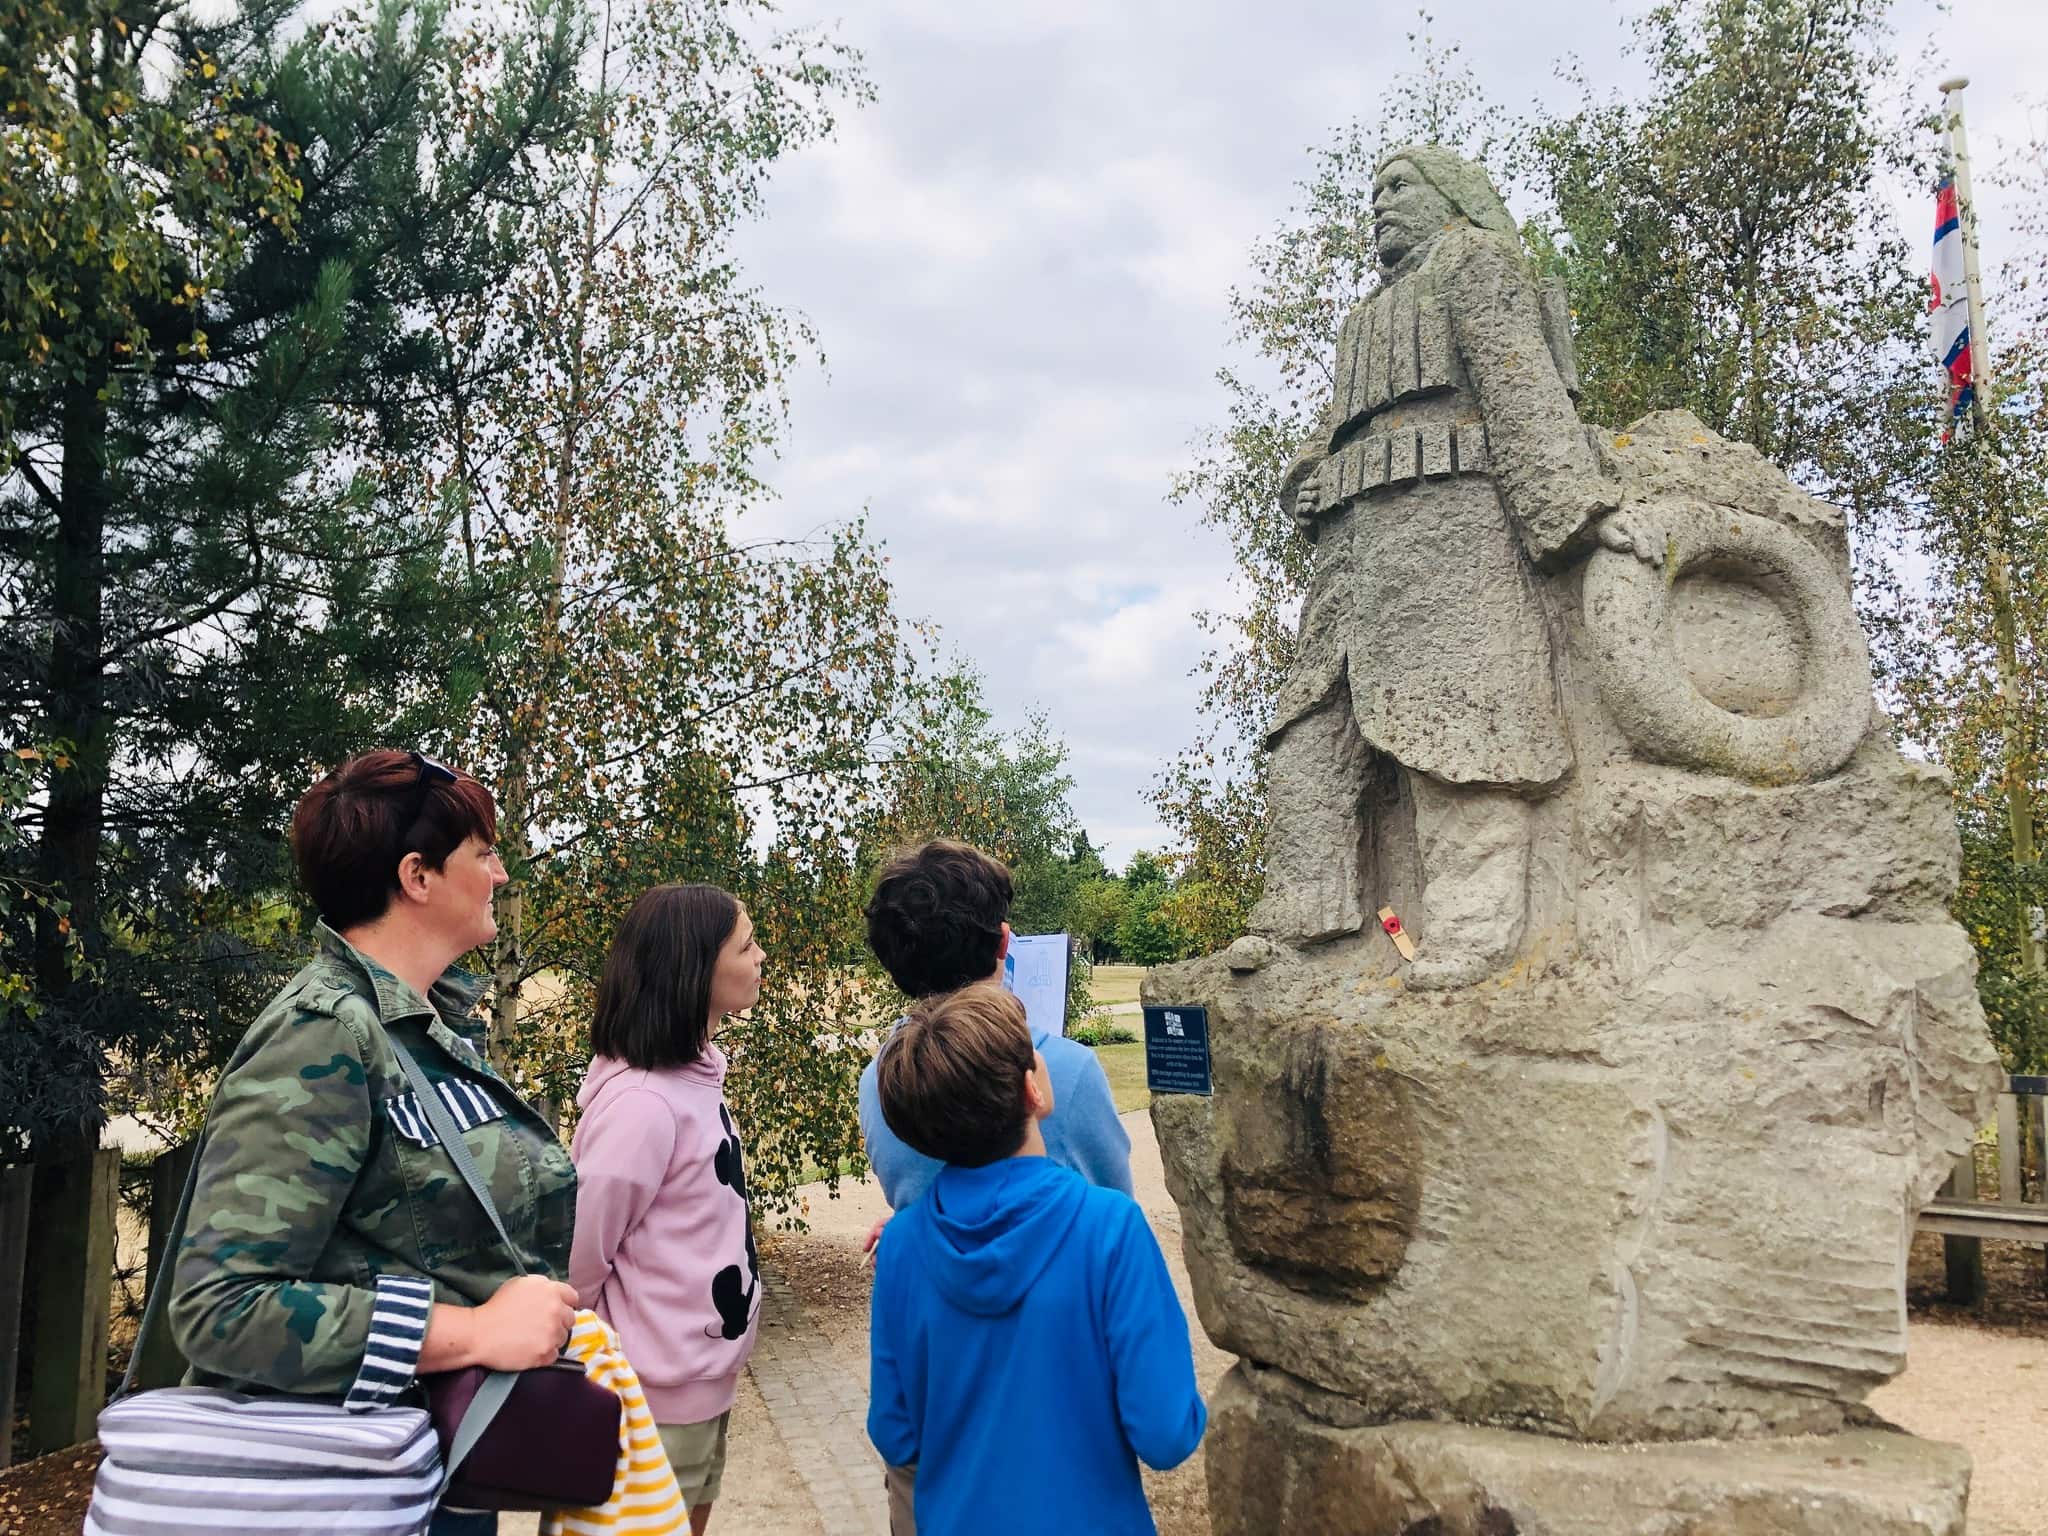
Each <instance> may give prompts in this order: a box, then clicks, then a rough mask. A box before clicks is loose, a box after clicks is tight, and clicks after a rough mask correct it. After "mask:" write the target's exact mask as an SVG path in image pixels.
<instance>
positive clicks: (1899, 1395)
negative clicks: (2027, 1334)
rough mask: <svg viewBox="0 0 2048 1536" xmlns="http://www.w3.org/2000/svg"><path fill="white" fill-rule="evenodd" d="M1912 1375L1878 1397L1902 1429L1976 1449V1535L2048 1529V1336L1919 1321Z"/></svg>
mask: <svg viewBox="0 0 2048 1536" xmlns="http://www.w3.org/2000/svg"><path fill="white" fill-rule="evenodd" d="M1907 1338H1908V1342H1907V1351H1906V1370H1905V1374H1903V1375H1901V1376H1899V1377H1898V1378H1896V1379H1895V1380H1892V1381H1889V1382H1886V1383H1885V1384H1884V1385H1883V1386H1881V1387H1879V1388H1878V1389H1877V1390H1876V1391H1875V1392H1873V1393H1871V1394H1870V1406H1871V1407H1873V1408H1875V1409H1876V1410H1877V1411H1878V1412H1879V1413H1881V1414H1883V1415H1884V1416H1885V1417H1886V1418H1888V1419H1890V1420H1891V1421H1892V1422H1893V1423H1894V1424H1896V1425H1898V1426H1899V1427H1900V1428H1901V1429H1910V1430H1911V1431H1912V1432H1913V1433H1914V1434H1916V1435H1925V1436H1927V1437H1928V1438H1929V1439H1930V1440H1948V1441H1952V1442H1954V1443H1955V1444H1957V1445H1960V1446H1961V1447H1962V1448H1963V1449H1964V1450H1966V1451H1968V1452H1969V1453H1970V1459H1971V1460H1972V1461H1973V1462H1975V1463H1976V1470H1975V1472H1974V1473H1973V1474H1972V1476H1971V1479H1970V1533H1971V1536H2042V1533H2043V1532H2048V1475H2044V1474H2048V1339H2039V1338H2022V1337H2019V1336H2016V1335H2014V1334H2009V1333H1991V1332H1987V1331H1985V1330H1983V1329H1978V1328H1962V1327H1957V1326H1955V1325H1954V1324H1951V1323H1914V1324H1912V1325H1911V1332H1910V1333H1909V1334H1908V1336H1907Z"/></svg>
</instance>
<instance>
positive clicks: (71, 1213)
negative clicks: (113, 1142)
mask: <svg viewBox="0 0 2048 1536" xmlns="http://www.w3.org/2000/svg"><path fill="white" fill-rule="evenodd" d="M35 1172H36V1183H35V1218H34V1219H35V1227H36V1272H35V1273H34V1274H33V1275H31V1276H29V1284H31V1285H32V1286H34V1287H35V1297H36V1342H35V1351H36V1353H35V1366H36V1369H35V1381H34V1383H33V1384H32V1385H31V1386H30V1389H29V1399H28V1448H29V1454H30V1455H32V1456H40V1455H42V1454H43V1453H44V1452H45V1451H59V1450H62V1449H63V1448H64V1447H66V1446H68V1445H76V1444H78V1443H79V1442H80V1441H81V1440H90V1439H91V1438H92V1432H93V1421H94V1420H95V1419H96V1418H97V1417H98V1416H99V1411H100V1408H101V1406H102V1405H103V1404H104V1403H105V1402H106V1397H107V1320H108V1314H109V1312H110V1311H111V1309H112V1301H113V1291H114V1213H115V1211H116V1209H117V1208H118V1207H119V1205H120V1201H121V1151H120V1148H118V1147H105V1148H102V1149H101V1150H99V1151H97V1152H94V1153H93V1154H91V1155H90V1156H88V1157H81V1158H75V1159H71V1160H68V1161H65V1162H57V1163H39V1164H37V1165H36V1170H35Z"/></svg>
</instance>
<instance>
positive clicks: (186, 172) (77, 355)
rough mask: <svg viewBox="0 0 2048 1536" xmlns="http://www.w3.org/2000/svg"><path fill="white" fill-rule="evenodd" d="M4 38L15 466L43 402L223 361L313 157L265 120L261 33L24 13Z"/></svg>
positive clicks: (1, 166) (17, 2)
mask: <svg viewBox="0 0 2048 1536" xmlns="http://www.w3.org/2000/svg"><path fill="white" fill-rule="evenodd" d="M0 34H4V35H5V36H6V39H7V44H6V49H5V52H4V54H0V93H4V95H5V97H6V101H7V110H6V115H5V120H4V121H5V127H4V129H0V187H4V188H5V189H6V192H5V195H4V196H0V381H4V383H0V466H4V465H5V464H6V463H7V462H8V461H9V459H10V458H11V457H12V456H13V455H14V453H15V452H17V451H18V450H19V448H20V446H22V445H20V444H17V443H16V442H15V440H14V435H13V434H14V429H15V426H16V424H17V422H18V421H20V422H22V424H23V425H30V426H31V427H32V422H33V414H34V402H35V400H36V399H37V397H39V396H42V395H45V394H47V393H49V392H51V391H56V390H61V389H63V388H64V387H65V386H66V385H67V384H68V385H73V386H86V385H91V386H92V387H93V388H94V390H95V391H96V392H97V393H101V394H105V393H107V392H110V391H114V390H118V389H119V387H120V383H121V378H122V376H123V375H124V374H125V373H127V372H128V371H130V370H134V369H146V368H149V367H151V366H152V365H154V364H155V363H156V361H157V360H158V358H159V357H160V356H161V355H163V354H165V353H171V354H174V355H176V354H183V355H187V356H197V357H201V358H203V357H205V356H206V354H207V352H208V350H209V344H210V338H209V336H208V334H207V331H206V329H205V319H204V315H203V306H202V301H203V300H204V299H205V298H206V297H207V295H208V294H209V293H210V292H212V291H213V290H215V289H216V288H218V287H219V286H221V285H222V283H223V282H224V281H225V279H226V278H227V277H228V275H229V274H230V273H232V272H233V270H234V269H235V268H236V266H237V265H238V264H239V263H240V262H241V261H242V259H243V258H244V257H245V256H246V254H247V252H248V250H249V247H250V243H251V241H252V239H253V238H255V237H257V236H258V235H259V234H260V233H262V232H264V231H265V230H269V231H276V232H280V233H289V232H290V230H291V229H292V226H293V220H294V217H295V215H296V210H297V207H298V203H299V198H300V196H301V193H302V191H303V184H302V183H301V182H300V180H299V178H298V176H297V174H296V167H297V163H298V159H299V147H298V145H296V144H294V143H292V142H291V141H289V140H287V139H284V138H283V137H281V135H280V134H278V133H277V132H276V131H275V130H274V129H273V127H272V126H271V124H270V123H269V122H267V121H265V119H264V117H263V116H262V115H261V110H260V106H261V104H260V98H261V96H262V95H263V93H264V92H265V90H266V82H265V79H264V74H265V73H266V71H265V70H263V68H262V65H261V63H259V62H258V59H257V58H255V57H252V50H251V48H250V47H249V44H250V43H252V42H253V41H254V40H255V39H254V38H253V37H252V36H251V35H250V31H249V30H248V29H247V28H245V27H238V26H236V25H234V24H233V23H229V24H226V25H220V24H206V23H202V22H201V21H199V19H198V18H197V17H196V16H195V15H194V14H193V13H192V12H190V11H188V10H186V9H185V8H183V7H168V8H162V9H158V8H155V7H135V6H125V7H124V6H121V5H118V4H108V3H103V0H100V3H95V0H8V3H6V4H0ZM252 107H255V108H257V110H253V111H252V110H251V108H252ZM23 418H27V420H23Z"/></svg>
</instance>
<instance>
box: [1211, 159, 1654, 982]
mask: <svg viewBox="0 0 2048 1536" xmlns="http://www.w3.org/2000/svg"><path fill="white" fill-rule="evenodd" d="M1373 229H1374V234H1375V237H1376V240H1377V244H1378V250H1379V258H1380V266H1381V272H1382V277H1383V281H1382V283H1381V285H1380V287H1379V289H1378V290H1377V291H1376V292H1375V293H1374V294H1373V295H1372V297H1371V298H1369V299H1367V300H1366V301H1365V303H1363V304H1361V305H1360V306H1359V307H1358V308H1357V309H1356V310H1354V311H1353V312H1352V314H1351V315H1350V317H1349V318H1348V319H1347V320H1346V321H1345V322H1344V327H1343V331H1342V333H1341V334H1340V336H1339V338H1338V341H1337V370H1336V374H1337V387H1336V393H1335V397H1334V399H1333V400H1332V402H1331V405H1330V408H1329V411H1328V413H1327V416H1326V418H1325V421H1324V423H1323V426H1322V428H1321V429H1320V430H1319V431H1318V432H1317V433H1316V435H1315V436H1314V438H1313V439H1311V441H1310V442H1309V443H1308V444H1307V445H1306V446H1305V447H1304V448H1303V449H1302V451H1301V453H1300V455H1299V456H1298V457H1297V458H1296V460H1295V462H1294V464H1293V466H1292V467H1291V468H1290V469H1289V471H1288V474H1287V476H1286V479H1285V482H1284V489H1283V499H1284V500H1285V501H1286V502H1287V503H1288V510H1290V511H1291V512H1292V513H1293V514H1294V516H1295V518H1296V520H1297V521H1298V522H1299V524H1300V526H1301V528H1302V530H1303V531H1304V532H1305V533H1306V534H1307V536H1308V537H1309V538H1310V539H1311V540H1312V541H1314V543H1315V546H1316V552H1315V563H1314V576H1313V579H1312V582H1311V586H1310V591H1309V597H1308V602H1307V606H1306V609H1305V611H1304V615H1303V619H1302V627H1301V646H1300V654H1299V658H1298V661H1297V664H1296V667H1295V671H1294V674H1293V676H1292V677H1290V678H1289V680H1288V682H1287V685H1286V687H1285V689H1284V690H1283V692H1282V694H1281V698H1280V703H1279V709H1278V713H1277V715H1276V717H1275V721H1274V724H1273V727H1272V732H1271V735H1270V737H1269V739H1268V746H1269V748H1270V751H1271V754H1272V757H1271V770H1270V774H1269V781H1268V782H1269V786H1270V789H1269V793H1270V796H1271V807H1272V830H1271V837H1270V840H1269V842H1268V849H1267V869H1268V873H1267V881H1266V895H1265V898H1264V900H1263V901H1262V903H1261V904H1260V907H1259V909H1258V911H1257V912H1256V913H1255V914H1254V915H1253V918H1252V924H1251V926H1252V929H1253V931H1254V932H1257V933H1264V934H1269V935H1271V936H1273V937H1276V938H1285V939H1292V940H1296V941H1305V942H1313V941H1316V940H1322V939H1328V938H1331V937H1334V936H1336V935H1339V934H1345V933H1355V932H1357V931H1358V930H1359V928H1360V926H1361V924H1362V923H1363V921H1364V918H1365V909H1364V906H1363V902H1364V899H1365V891H1364V885H1365V884H1366V883H1369V882H1371V881H1372V878H1373V871H1372V868H1371V864H1372V855H1373V852H1374V848H1375V843H1376V839H1375V838H1374V837H1373V836H1372V829H1371V828H1370V827H1369V826H1368V825H1367V823H1368V820H1369V817H1370V815H1371V814H1372V813H1373V812H1378V813H1380V814H1384V813H1385V812H1386V811H1387V810H1388V809H1389V808H1390V807H1391V805H1392V804H1393V803H1394V802H1395V801H1396V800H1397V799H1398V800H1400V801H1405V802H1406V803H1407V804H1409V805H1410V806H1412V815H1413V820H1414V826H1415V836H1416V839H1417V841H1418V842H1419V844H1420V858H1421V866H1422V870H1423V879H1424V889H1423V893H1422V905H1421V911H1420V912H1419V913H1417V914H1415V918H1416V921H1415V923H1414V926H1416V927H1417V928H1418V929H1421V930H1423V931H1425V932H1426V933H1427V935H1428V939H1429V945H1428V953H1427V954H1426V955H1425V956H1424V957H1423V958H1422V959H1421V960H1420V961H1418V963H1417V964H1416V965H1415V966H1414V967H1413V968H1412V969H1411V970H1410V972H1409V973H1408V983H1409V985H1410V986H1417V987H1422V986H1455V985H1460V984H1462V983H1464V982H1468V981H1472V980H1475V979H1477V978H1478V977H1480V976H1482V975H1484V974H1486V973H1487V972H1488V971H1491V970H1493V969H1494V968H1496V967H1497V966H1498V965H1499V964H1500V963H1501V961H1502V960H1504V959H1505V958H1506V957H1507V956H1508V955H1509V954H1510V953H1511V952H1512V951H1513V950H1514V948H1515V946H1516V945H1517V943H1518V942H1519V941H1520V939H1521V936H1522V928H1523V916H1524V913H1523V906H1524V902H1523V891H1524V888H1525V885H1526V882H1527V874H1528V861H1529V848H1530V832H1529V826H1528V821H1529V804H1530V800H1531V798H1532V797H1535V796H1539V795H1541V794H1544V793H1545V792H1547V791H1548V790H1550V789H1551V788H1553V787H1554V786H1555V785H1556V783H1557V782H1558V780H1559V778H1560V777H1561V776H1562V775H1563V774H1564V773H1565V771H1566V770H1567V769H1568V768H1569V767H1570V766H1571V760H1572V758H1571V746H1570V744H1569V742H1568V740H1567V738H1566V733H1565V728H1564V718H1563V713H1562V710H1561V707H1560V705H1559V702H1558V697H1557V683H1556V675H1555V663H1554V659H1553V657H1554V653H1555V651H1556V650H1557V648H1558V644H1559V642H1558V638H1557V636H1556V634H1555V633H1554V626H1553V624H1552V623H1551V622H1550V621H1549V619H1548V618H1547V617H1546V615H1545V613H1544V608H1543V603H1542V600H1541V598H1540V595H1539V593H1538V591H1537V589H1536V586H1535V584H1534V583H1533V582H1532V580H1531V569H1532V567H1533V568H1547V567H1552V566H1555V565H1557V564H1558V563H1559V562H1560V561H1561V560H1563V559H1565V558H1566V557H1567V556H1568V555H1569V554H1571V553H1573V552H1575V551H1577V550H1579V549H1581V548H1582V547H1583V546H1584V544H1585V542H1586V538H1587V535H1588V533H1589V531H1590V530H1591V529H1592V528H1593V526H1594V524H1595V522H1596V520H1598V519H1599V518H1601V517H1602V516H1603V515H1604V514H1606V513H1608V512H1611V511H1613V510H1614V508H1615V506H1616V504H1617V499H1618V488H1617V485H1616V482H1615V479H1614V476H1613V474H1612V472H1611V471H1610V470H1608V469H1606V468H1604V467H1603V466H1602V464H1601V463H1600V462H1599V460H1598V458H1597V457H1596V455H1595V452H1594V449H1593V447H1592V445H1591V444H1590V443H1589V441H1588V439H1587V436H1586V433H1585V430H1584V429H1583V428H1582V427H1581V425H1580V423H1579V419H1578V416H1577V414H1576V413H1575V411H1574V409H1573V405H1572V395H1573V393H1574V392H1575V389H1576V383H1577V370H1576V369H1575V367H1574V366H1573V362H1572V350H1571V337H1570V333H1569V329H1568V326H1567V324H1566V321H1565V316H1564V311H1563V305H1562V302H1561V295H1553V296H1552V301H1551V302H1550V303H1548V304H1546V303H1545V295H1544V294H1543V292H1542V290H1541V289H1540V288H1539V285H1538V283H1537V281H1536V279H1535V275H1534V274H1533V273H1532V272H1531V271H1530V270H1529V266H1528V263H1527V261H1526V260H1525V259H1524V258H1523V255H1522V252H1521V247H1520V243H1519V241H1518V239H1517V236H1516V233H1515V224H1514V221H1513V219H1512V218H1510V217H1509V215H1508V211H1507V208H1506V206H1505V205H1504V204H1503V203H1502V202H1501V199H1500V194H1499V193H1498V192H1496V191H1495V190H1494V188H1493V184H1492V183H1491V182H1490V181H1489V180H1488V179H1487V177H1486V173H1485V171H1484V170H1482V169H1481V168H1480V167H1478V166H1476V165H1474V164H1473V163H1472V162H1470V161H1468V160H1464V159H1461V158H1460V157H1459V156H1457V155H1454V154H1452V153H1450V152H1449V151H1448V150H1444V149H1440V148H1436V147H1434V146H1426V145H1417V146H1411V147H1409V148H1406V149H1401V150H1397V151H1395V152H1394V153H1393V154H1390V155H1388V156H1386V157H1385V158H1384V159H1383V160H1382V161H1381V163H1380V165H1379V169H1378V174H1377V176H1376V177H1375V179H1374V185H1373ZM1361 749H1362V750H1361ZM1379 759H1384V760H1385V762H1386V763H1387V764H1391V765H1397V772H1398V776H1399V785H1398V789H1397V791H1396V793H1395V794H1391V795H1388V794H1382V795H1379V796H1376V797H1373V799H1374V801H1375V803H1374V804H1373V805H1372V807H1371V810H1370V811H1369V810H1368V799H1369V796H1372V791H1373V788H1374V785H1375V782H1376V779H1382V780H1383V778H1384V775H1380V774H1376V772H1375V769H1376V767H1379V766H1382V765H1381V764H1380V763H1379ZM1361 858H1363V859H1364V861H1365V864H1366V867H1365V868H1364V869H1363V870H1362V869H1361V867H1360V865H1361Z"/></svg>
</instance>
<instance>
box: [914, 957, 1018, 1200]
mask: <svg viewBox="0 0 2048 1536" xmlns="http://www.w3.org/2000/svg"><path fill="white" fill-rule="evenodd" d="M1034 1064H1035V1062H1034V1054H1033V1050H1032V1045H1031V1026H1030V1025H1029V1024H1027V1023H1026V1022H1025V1018H1024V1005H1023V1004H1022V1003H1020V1002H1019V1001H1018V1000H1017V999H1016V998H1015V997H1014V996H1012V995H1011V994H1010V993H1008V992H1005V991H1004V990H1003V989H1002V988H1001V987H999V986H997V985H996V984H995V983H994V982H982V983H980V984H978V985H976V986H972V987H962V988H961V989H960V990H959V991H958V992H953V993H949V994H947V995H946V996H944V997H939V998H933V999H930V1000H928V1001H927V1002H925V1003H923V1004H922V1005H920V1006H919V1007H918V1008H916V1009H914V1010H913V1011H912V1012H911V1014H910V1017H908V1018H907V1019H905V1020H904V1021H903V1022H902V1024H900V1025H898V1026H897V1029H896V1032H895V1033H894V1034H893V1035H891V1036H890V1037H889V1038H888V1040H887V1041H885V1042H884V1043H883V1045H882V1053H881V1056H880V1058H879V1059H878V1060H877V1061H876V1063H875V1086H876V1088H877V1089H878V1090H879V1091H880V1094H881V1099H882V1118H883V1119H884V1120H886V1121H887V1122H888V1123H889V1129H890V1130H892V1131H894V1132H895V1133H896V1134H897V1135H898V1136H899V1137H901V1138H902V1139H903V1141H904V1142H905V1143H906V1144H907V1145H909V1146H911V1147H913V1148H915V1149H916V1150H917V1151H919V1152H922V1153H923V1154H924V1155H925V1156H926V1157H935V1158H937V1159H938V1160H939V1161H940V1162H942V1163H952V1164H955V1165H956V1166H958V1167H961V1168H980V1167H982V1166H983V1165H985V1164H988V1163H993V1162H995V1161H997V1160H998V1159H1000V1158H1005V1157H1011V1156H1014V1155H1015V1153H1016V1152H1017V1149H1018V1148H1020V1147H1021V1146H1023V1145H1024V1132H1025V1128H1026V1125H1027V1123H1028V1121H1029V1118H1030V1110H1029V1108H1028V1107H1027V1106H1026V1104H1025V1102H1024V1082H1023V1079H1024V1078H1025V1076H1026V1075H1027V1074H1029V1073H1030V1072H1031V1070H1032V1067H1033V1066H1034Z"/></svg>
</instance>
